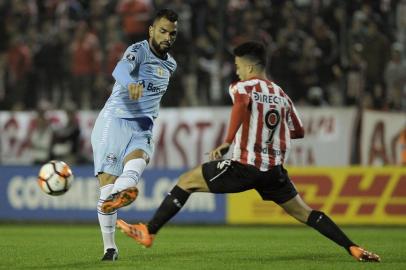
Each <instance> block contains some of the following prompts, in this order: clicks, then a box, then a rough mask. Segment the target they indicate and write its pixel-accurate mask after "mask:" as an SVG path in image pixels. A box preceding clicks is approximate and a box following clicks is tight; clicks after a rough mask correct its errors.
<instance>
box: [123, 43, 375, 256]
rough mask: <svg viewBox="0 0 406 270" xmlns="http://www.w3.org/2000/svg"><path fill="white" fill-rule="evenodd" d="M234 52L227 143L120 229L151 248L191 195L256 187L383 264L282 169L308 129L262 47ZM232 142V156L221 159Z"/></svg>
mask: <svg viewBox="0 0 406 270" xmlns="http://www.w3.org/2000/svg"><path fill="white" fill-rule="evenodd" d="M234 56H235V64H236V69H237V75H238V76H239V78H240V79H241V80H240V81H239V82H237V83H235V84H232V85H231V86H230V95H231V98H232V99H233V107H232V111H231V117H230V124H229V129H228V133H227V137H226V139H225V142H224V143H223V144H221V145H220V146H219V147H217V148H216V149H214V150H213V151H211V152H210V159H211V161H210V162H207V163H204V164H203V165H201V166H198V167H197V168H195V169H192V170H191V171H188V172H186V173H184V174H183V175H181V176H180V178H179V181H178V183H177V185H176V186H175V187H174V188H173V189H172V190H171V191H170V192H169V193H168V195H167V196H166V198H165V199H164V200H163V202H162V204H161V205H160V207H159V208H158V210H157V211H156V212H155V215H154V216H153V218H152V219H151V220H150V221H149V222H148V224H142V223H140V224H137V225H131V224H127V223H126V222H125V221H123V220H118V221H117V225H118V227H120V228H121V230H122V231H123V232H124V233H126V234H127V235H128V236H130V237H132V238H134V239H135V240H136V241H137V242H139V243H140V244H142V245H143V246H145V247H150V246H151V245H152V243H153V241H154V238H155V235H156V234H157V233H158V231H159V230H160V229H161V227H162V226H163V225H164V224H165V223H166V222H167V221H168V220H170V219H171V218H172V217H173V216H174V215H176V213H178V211H179V210H180V209H181V208H182V207H183V205H185V203H186V201H187V199H188V198H189V196H190V194H191V193H193V192H211V193H235V192H242V191H245V190H249V189H255V190H256V191H257V192H258V193H259V195H260V196H261V197H262V199H263V200H265V201H273V202H275V203H277V204H278V205H279V206H280V207H282V208H283V209H284V210H285V211H286V212H287V213H288V214H290V215H291V216H292V217H294V218H296V219H297V220H299V221H300V222H302V223H305V224H307V225H308V226H310V227H313V228H314V229H316V230H317V231H319V232H320V233H321V234H323V235H324V236H326V237H327V238H329V239H331V240H332V241H334V242H335V243H337V244H338V245H340V246H342V247H343V248H345V250H346V251H347V252H348V253H349V254H350V255H352V256H353V257H354V258H355V259H357V260H358V261H371V262H379V261H380V258H379V256H378V255H376V254H374V253H372V252H369V251H367V250H365V249H363V248H361V247H359V246H358V245H356V244H355V243H353V242H352V241H351V240H350V239H349V238H348V237H347V236H346V235H345V234H344V232H343V231H341V229H340V228H339V227H338V226H337V225H336V224H335V223H334V222H333V221H332V220H331V219H330V218H329V217H328V216H327V215H326V214H325V213H323V212H321V211H317V210H313V209H311V208H310V207H309V206H308V205H307V204H306V203H305V202H304V201H303V200H302V198H301V197H300V195H299V194H298V192H297V191H296V189H295V186H294V185H293V183H292V181H291V179H290V178H289V176H288V173H287V171H286V169H285V168H284V167H283V164H284V162H285V159H286V155H287V152H288V150H289V146H290V141H291V139H299V138H303V137H304V129H303V125H302V122H301V121H300V118H299V115H298V112H297V111H296V109H295V106H294V105H293V103H292V101H291V100H290V98H289V97H288V95H287V94H286V93H285V92H284V91H283V90H282V89H281V88H280V87H279V86H278V85H277V84H275V83H274V82H272V81H270V80H268V79H267V77H266V74H265V66H266V52H265V48H264V46H263V45H262V44H261V43H257V42H247V43H244V44H242V45H240V46H238V47H237V48H235V50H234ZM232 142H234V144H235V146H234V151H233V154H232V158H231V159H224V160H221V158H222V156H223V155H224V154H225V153H226V152H227V151H228V150H229V148H230V146H231V144H232Z"/></svg>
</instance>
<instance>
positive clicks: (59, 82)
mask: <svg viewBox="0 0 406 270" xmlns="http://www.w3.org/2000/svg"><path fill="white" fill-rule="evenodd" d="M163 7H166V8H171V9H173V10H175V11H176V12H177V13H178V14H179V16H180V19H179V34H178V38H177V41H176V43H175V46H174V48H173V50H172V54H173V55H174V57H175V59H176V60H177V62H178V70H177V72H176V73H175V74H174V77H173V78H172V81H171V83H170V87H169V89H168V91H167V93H166V95H165V96H164V99H163V101H162V102H163V106H212V105H216V106H217V105H227V104H230V99H229V97H228V89H227V87H228V84H229V83H230V82H232V81H234V80H236V77H235V74H234V63H233V57H232V54H231V52H232V48H233V47H234V46H236V45H237V44H239V43H241V42H243V41H246V40H253V39H255V40H261V41H263V42H264V43H265V44H266V45H267V47H268V51H269V65H268V73H269V76H270V78H272V79H273V80H275V81H276V82H277V83H278V84H279V85H281V86H282V88H284V89H285V91H286V92H287V93H288V94H289V95H290V96H291V97H292V99H293V100H294V101H295V102H296V103H297V104H298V105H299V104H300V105H312V106H326V105H329V106H359V107H362V108H373V109H379V110H396V111H406V62H405V56H406V52H405V49H406V0H370V1H367V0H352V1H342V0H228V1H227V0H224V1H216V0H207V1H206V0H205V1H203V0H170V1H169V0H88V1H87V0H0V110H32V109H36V108H38V106H39V105H40V104H47V105H48V107H47V108H49V109H52V108H65V107H69V108H72V107H74V108H76V109H83V110H88V109H91V110H99V109H101V106H102V105H103V103H104V102H105V100H106V99H107V98H108V96H109V94H110V91H111V85H112V83H113V82H114V81H113V78H112V76H111V72H112V70H113V69H114V66H115V64H116V62H117V61H118V60H119V59H120V58H121V55H122V53H123V52H124V50H125V49H126V48H127V46H129V45H130V44H132V43H134V42H137V41H140V40H142V39H145V38H147V32H148V31H147V30H148V26H149V25H150V23H151V18H152V17H153V14H154V13H155V12H156V11H157V10H158V9H160V8H163Z"/></svg>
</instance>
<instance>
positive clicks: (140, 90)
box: [91, 9, 178, 261]
mask: <svg viewBox="0 0 406 270" xmlns="http://www.w3.org/2000/svg"><path fill="white" fill-rule="evenodd" d="M177 20H178V15H177V14H176V13H175V12H173V11H172V10H168V9H163V10H160V11H159V12H158V13H157V15H156V16H155V18H154V21H153V24H152V25H151V26H150V27H149V39H148V40H143V41H141V42H138V43H135V44H132V45H131V46H129V47H128V49H127V50H126V51H125V52H124V55H123V58H122V59H121V60H120V61H119V62H118V63H117V65H116V67H115V69H114V71H113V77H114V79H115V80H116V82H115V84H114V86H113V91H112V93H111V95H110V97H109V99H108V100H107V102H106V104H105V105H104V108H103V109H102V110H101V112H100V113H99V116H98V117H97V119H96V123H95V126H94V128H93V131H92V137H91V142H92V148H93V156H94V173H95V175H96V176H97V178H98V179H99V183H100V197H99V202H98V204H97V212H98V219H99V223H100V229H101V231H102V236H103V243H104V256H103V258H102V260H107V261H114V260H116V259H117V257H118V249H117V246H116V243H115V240H114V233H115V224H116V220H117V209H119V208H121V207H123V206H126V205H128V204H130V203H132V202H133V201H134V200H135V199H136V197H137V195H138V189H137V187H136V185H137V184H138V181H139V179H140V177H141V174H142V173H143V171H144V169H145V167H146V166H147V163H148V161H149V159H150V157H151V155H152V153H153V149H154V146H153V141H152V128H153V124H154V119H155V118H156V117H157V116H158V110H159V103H160V100H161V98H162V96H163V95H164V93H165V91H166V89H167V87H168V84H169V78H170V76H171V75H172V74H173V73H174V71H175V69H176V62H175V60H174V59H173V58H172V56H170V55H169V53H168V52H169V50H170V48H171V47H172V45H173V43H174V42H175V39H176V35H177Z"/></svg>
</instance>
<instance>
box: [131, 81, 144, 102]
mask: <svg viewBox="0 0 406 270" xmlns="http://www.w3.org/2000/svg"><path fill="white" fill-rule="evenodd" d="M143 88H144V87H143V86H142V84H141V83H130V84H128V94H129V96H130V99H132V100H138V99H139V98H140V97H141V96H142V90H143Z"/></svg>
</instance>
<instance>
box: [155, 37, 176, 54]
mask: <svg viewBox="0 0 406 270" xmlns="http://www.w3.org/2000/svg"><path fill="white" fill-rule="evenodd" d="M168 44H169V46H168V47H166V48H165V47H164V48H162V47H161V46H160V45H159V44H158V42H156V40H155V39H154V38H153V39H152V46H153V47H154V49H155V51H157V52H158V53H159V54H161V55H165V54H166V53H167V52H169V50H170V49H171V47H172V46H171V44H170V43H169V42H168Z"/></svg>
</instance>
